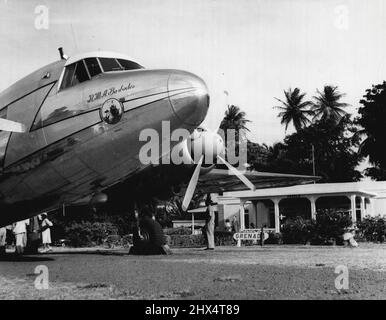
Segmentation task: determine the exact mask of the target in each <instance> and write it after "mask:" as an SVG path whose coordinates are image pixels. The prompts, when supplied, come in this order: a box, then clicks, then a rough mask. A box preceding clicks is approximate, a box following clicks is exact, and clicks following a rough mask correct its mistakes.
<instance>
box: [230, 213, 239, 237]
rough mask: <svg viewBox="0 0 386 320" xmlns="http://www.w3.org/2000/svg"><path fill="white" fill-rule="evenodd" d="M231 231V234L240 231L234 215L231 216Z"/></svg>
mask: <svg viewBox="0 0 386 320" xmlns="http://www.w3.org/2000/svg"><path fill="white" fill-rule="evenodd" d="M232 231H233V233H237V232H239V231H240V224H239V222H238V220H237V217H236V215H234V216H233V221H232Z"/></svg>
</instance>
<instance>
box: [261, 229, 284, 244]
mask: <svg viewBox="0 0 386 320" xmlns="http://www.w3.org/2000/svg"><path fill="white" fill-rule="evenodd" d="M282 243H283V234H281V233H280V232H269V233H268V239H267V240H265V241H264V244H282Z"/></svg>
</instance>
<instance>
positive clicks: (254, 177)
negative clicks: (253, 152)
mask: <svg viewBox="0 0 386 320" xmlns="http://www.w3.org/2000/svg"><path fill="white" fill-rule="evenodd" d="M244 175H245V176H246V177H247V178H248V179H249V180H250V181H251V182H252V183H253V184H254V185H255V187H256V189H262V188H274V187H286V186H292V185H297V184H307V183H312V182H314V181H317V180H319V179H320V178H321V177H316V176H305V175H294V174H282V173H270V172H257V171H247V172H244ZM197 189H198V190H200V191H201V192H203V193H218V192H229V191H241V190H248V188H247V187H246V186H245V184H244V183H243V182H241V181H240V180H239V179H238V177H236V176H235V175H233V174H231V173H230V172H229V171H228V170H224V169H213V170H211V171H210V172H208V173H207V174H205V175H203V176H201V177H200V178H199V180H198V185H197Z"/></svg>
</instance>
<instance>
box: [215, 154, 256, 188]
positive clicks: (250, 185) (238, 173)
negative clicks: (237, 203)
mask: <svg viewBox="0 0 386 320" xmlns="http://www.w3.org/2000/svg"><path fill="white" fill-rule="evenodd" d="M217 159H219V160H220V161H221V162H222V163H223V164H225V165H226V166H227V168H228V169H229V171H230V172H232V173H233V174H234V175H235V176H236V177H237V178H239V179H240V180H241V181H242V182H243V183H244V184H245V185H246V186H247V187H248V188H249V189H251V190H252V191H255V190H256V187H255V185H254V184H253V183H252V182H251V181H249V180H248V178H247V177H246V176H245V175H244V174H243V173H242V172H241V171H239V170H237V169H236V168H235V167H234V166H232V165H231V164H230V163H229V162H227V161H226V160H225V159H223V158H221V157H220V156H217Z"/></svg>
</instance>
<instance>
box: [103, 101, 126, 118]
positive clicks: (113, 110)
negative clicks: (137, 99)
mask: <svg viewBox="0 0 386 320" xmlns="http://www.w3.org/2000/svg"><path fill="white" fill-rule="evenodd" d="M99 114H100V116H101V119H102V120H103V121H104V122H106V123H108V124H115V123H117V122H119V120H121V118H122V115H123V106H122V104H121V103H120V102H119V101H118V100H117V99H114V98H111V99H107V100H106V101H105V102H104V103H103V105H102V107H101V108H100V110H99Z"/></svg>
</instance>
